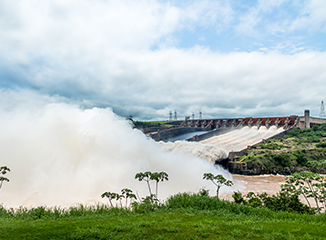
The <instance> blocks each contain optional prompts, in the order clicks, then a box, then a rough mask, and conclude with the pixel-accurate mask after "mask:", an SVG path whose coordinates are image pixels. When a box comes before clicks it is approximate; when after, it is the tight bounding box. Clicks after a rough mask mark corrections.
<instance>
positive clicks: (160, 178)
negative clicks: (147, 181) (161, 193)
mask: <svg viewBox="0 0 326 240" xmlns="http://www.w3.org/2000/svg"><path fill="white" fill-rule="evenodd" d="M150 178H151V180H155V181H156V194H155V196H156V198H157V193H158V183H159V182H160V181H161V182H163V181H164V180H166V181H168V180H169V175H168V174H167V173H166V172H160V173H158V172H154V173H152V174H151V175H150Z"/></svg>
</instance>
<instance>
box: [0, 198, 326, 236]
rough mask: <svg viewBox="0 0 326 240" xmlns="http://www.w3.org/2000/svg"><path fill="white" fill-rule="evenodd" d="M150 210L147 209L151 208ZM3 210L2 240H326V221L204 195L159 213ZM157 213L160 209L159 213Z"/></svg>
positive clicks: (171, 201)
mask: <svg viewBox="0 0 326 240" xmlns="http://www.w3.org/2000/svg"><path fill="white" fill-rule="evenodd" d="M145 205H146V204H145ZM145 205H142V204H140V205H139V206H138V208H135V209H134V210H130V209H119V208H110V207H108V206H106V205H102V206H93V207H84V206H79V207H76V208H71V209H68V210H62V209H51V210H48V209H45V208H44V207H39V208H35V209H31V210H26V209H19V210H17V211H13V210H10V209H9V210H6V209H3V208H1V210H0V239H325V237H324V236H326V215H325V214H320V215H311V214H310V215H309V214H298V213H287V212H274V211H271V210H269V209H267V208H264V207H262V208H253V207H250V206H245V205H242V204H236V203H233V202H228V201H224V200H219V199H217V198H215V197H207V196H200V194H186V193H184V194H177V195H175V196H172V197H170V198H169V199H168V200H167V201H166V202H165V203H164V204H159V205H157V207H156V208H148V207H147V206H145ZM153 209H156V210H155V211H153Z"/></svg>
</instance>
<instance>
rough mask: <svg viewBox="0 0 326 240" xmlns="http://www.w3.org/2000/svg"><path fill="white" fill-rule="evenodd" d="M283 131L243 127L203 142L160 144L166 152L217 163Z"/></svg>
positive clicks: (279, 129) (274, 128) (271, 128)
mask: <svg viewBox="0 0 326 240" xmlns="http://www.w3.org/2000/svg"><path fill="white" fill-rule="evenodd" d="M282 131H284V129H283V128H276V127H275V126H272V127H270V128H269V129H267V128H266V127H264V126H262V127H260V128H259V129H258V128H257V127H251V128H249V127H243V128H241V129H234V130H233V131H231V132H228V133H225V134H221V135H217V136H214V137H211V138H208V139H206V140H203V141H201V142H187V141H176V142H166V143H165V142H162V141H161V142H159V144H160V146H161V147H162V149H163V150H164V151H166V152H171V153H179V154H186V155H192V156H196V157H200V158H203V159H206V160H207V161H211V162H215V161H216V160H217V159H223V158H226V157H227V156H228V154H229V152H231V151H240V150H243V149H245V148H247V146H252V145H254V144H256V143H258V142H260V141H261V140H263V139H267V138H270V137H272V136H274V135H276V134H278V133H280V132H282Z"/></svg>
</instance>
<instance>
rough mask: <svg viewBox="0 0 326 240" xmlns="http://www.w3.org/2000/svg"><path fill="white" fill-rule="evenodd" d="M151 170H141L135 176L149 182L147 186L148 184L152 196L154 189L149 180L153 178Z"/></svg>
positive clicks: (139, 179)
mask: <svg viewBox="0 0 326 240" xmlns="http://www.w3.org/2000/svg"><path fill="white" fill-rule="evenodd" d="M151 174H152V173H151V172H148V171H147V172H144V173H142V172H140V173H137V174H136V176H135V179H138V181H145V182H147V186H148V191H149V195H150V196H151V195H152V190H151V186H150V184H149V181H150V180H151Z"/></svg>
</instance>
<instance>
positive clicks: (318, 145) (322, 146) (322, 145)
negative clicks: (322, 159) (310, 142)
mask: <svg viewBox="0 0 326 240" xmlns="http://www.w3.org/2000/svg"><path fill="white" fill-rule="evenodd" d="M316 147H318V148H326V142H322V143H317V144H316Z"/></svg>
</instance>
